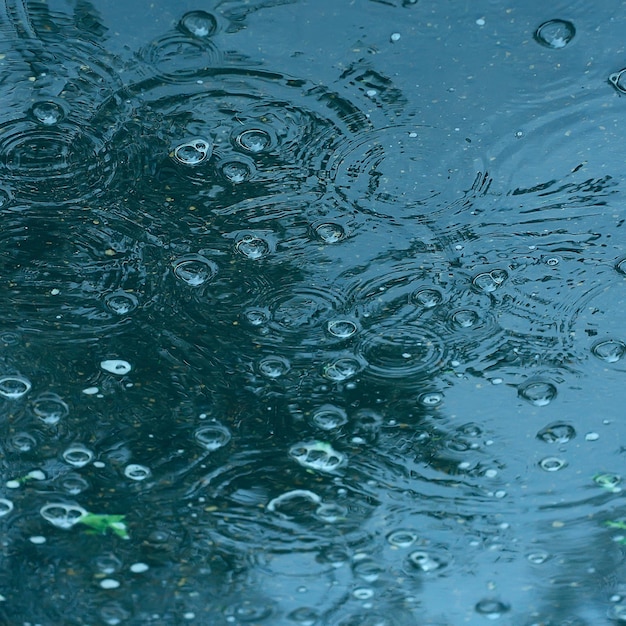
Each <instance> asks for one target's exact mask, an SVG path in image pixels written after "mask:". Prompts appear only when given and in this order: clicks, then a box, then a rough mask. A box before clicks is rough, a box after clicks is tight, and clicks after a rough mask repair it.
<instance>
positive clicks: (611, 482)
mask: <svg viewBox="0 0 626 626" xmlns="http://www.w3.org/2000/svg"><path fill="white" fill-rule="evenodd" d="M593 482H594V483H596V485H600V487H602V488H603V489H606V490H607V491H611V492H613V493H618V492H619V491H621V487H619V484H620V483H621V482H622V477H621V476H620V475H619V474H612V473H610V472H607V473H605V474H596V475H595V476H594V477H593Z"/></svg>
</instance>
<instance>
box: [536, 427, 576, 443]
mask: <svg viewBox="0 0 626 626" xmlns="http://www.w3.org/2000/svg"><path fill="white" fill-rule="evenodd" d="M575 436H576V430H575V429H574V427H573V426H570V425H569V424H565V423H563V422H555V423H554V424H549V425H548V426H546V427H545V428H542V429H541V430H540V431H539V432H538V433H537V439H541V441H545V442H546V443H567V442H568V441H569V440H570V439H573V438H574V437H575Z"/></svg>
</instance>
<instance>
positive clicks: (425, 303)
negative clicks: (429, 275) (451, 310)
mask: <svg viewBox="0 0 626 626" xmlns="http://www.w3.org/2000/svg"><path fill="white" fill-rule="evenodd" d="M411 301H412V302H413V303H414V304H417V305H419V306H422V307H424V308H426V309H432V308H433V307H436V306H437V305H438V304H441V303H442V302H443V295H442V293H441V292H440V291H438V290H437V289H420V290H419V291H416V292H415V293H414V294H412V295H411Z"/></svg>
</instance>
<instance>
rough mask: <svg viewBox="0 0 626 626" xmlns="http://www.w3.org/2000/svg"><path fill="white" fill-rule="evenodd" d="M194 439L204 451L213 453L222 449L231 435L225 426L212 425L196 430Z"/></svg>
mask: <svg viewBox="0 0 626 626" xmlns="http://www.w3.org/2000/svg"><path fill="white" fill-rule="evenodd" d="M193 436H194V439H195V440H196V441H197V442H198V443H199V444H200V445H201V446H202V447H203V448H205V449H206V450H209V452H213V451H215V450H219V449H220V448H223V447H224V446H225V445H226V444H227V443H228V442H229V441H230V439H231V434H230V431H229V430H228V428H226V426H222V424H218V423H214V424H209V425H207V426H203V427H202V428H198V429H197V430H196V431H195V432H194V434H193Z"/></svg>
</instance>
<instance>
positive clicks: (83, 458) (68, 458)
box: [63, 443, 94, 467]
mask: <svg viewBox="0 0 626 626" xmlns="http://www.w3.org/2000/svg"><path fill="white" fill-rule="evenodd" d="M93 457H94V454H93V452H92V451H91V450H90V449H89V448H87V447H86V446H84V445H82V444H80V443H77V444H74V445H72V446H70V447H69V448H67V449H66V450H65V452H63V460H64V461H65V462H66V463H67V464H68V465H72V466H73V467H84V466H85V465H88V464H89V463H91V461H92V460H93Z"/></svg>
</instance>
